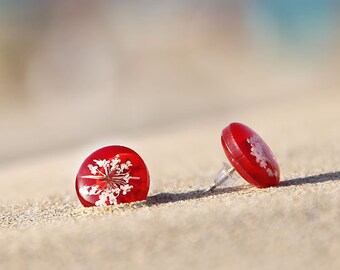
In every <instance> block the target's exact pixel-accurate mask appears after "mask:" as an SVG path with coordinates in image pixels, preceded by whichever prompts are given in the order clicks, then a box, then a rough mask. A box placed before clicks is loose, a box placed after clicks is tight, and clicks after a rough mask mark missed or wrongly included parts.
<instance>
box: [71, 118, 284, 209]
mask: <svg viewBox="0 0 340 270" xmlns="http://www.w3.org/2000/svg"><path fill="white" fill-rule="evenodd" d="M221 142H222V146H223V149H224V152H225V154H226V156H227V158H228V159H229V161H230V163H231V165H232V167H231V168H230V169H228V166H227V164H224V166H223V168H222V170H221V171H220V172H219V173H218V174H217V176H216V178H215V180H214V182H213V183H212V185H211V186H210V187H209V188H208V189H207V190H206V192H211V191H213V190H214V189H215V188H217V187H218V186H221V185H222V184H226V183H228V181H230V180H231V179H232V178H231V175H232V174H233V173H234V172H235V171H237V172H238V173H239V174H240V175H241V176H242V177H243V178H244V179H245V180H246V181H247V182H249V183H250V184H252V185H254V186H256V187H258V188H266V187H270V186H276V185H278V184H279V181H280V168H279V165H278V164H277V161H276V159H275V157H274V155H273V153H272V151H271V150H270V148H269V147H268V145H267V144H266V143H265V142H264V141H263V140H262V139H261V137H260V136H259V135H258V134H257V133H256V132H254V131H253V130H252V129H250V128H249V127H247V126H245V125H243V124H240V123H232V124H230V125H228V126H227V127H226V128H225V129H223V131H222V135H221ZM149 186H150V176H149V172H148V169H147V167H146V165H145V163H144V161H143V159H142V158H141V157H140V156H139V155H138V154H137V153H136V152H135V151H133V150H132V149H130V148H127V147H125V146H118V145H113V146H107V147H104V148H101V149H99V150H97V151H95V152H94V153H92V154H91V155H90V156H89V157H88V158H86V159H85V161H84V162H83V164H82V165H81V167H80V169H79V172H78V174H77V177H76V192H77V195H78V198H79V200H80V202H81V203H82V204H83V205H84V206H85V207H90V206H101V205H115V204H121V203H131V202H136V201H143V200H145V199H146V197H147V194H148V191H149Z"/></svg>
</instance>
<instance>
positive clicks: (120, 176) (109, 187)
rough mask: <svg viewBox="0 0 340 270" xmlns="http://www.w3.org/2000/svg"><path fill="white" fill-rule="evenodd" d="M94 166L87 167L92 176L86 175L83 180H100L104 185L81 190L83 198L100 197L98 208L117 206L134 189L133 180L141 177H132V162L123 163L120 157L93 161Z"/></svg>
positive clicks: (97, 202)
mask: <svg viewBox="0 0 340 270" xmlns="http://www.w3.org/2000/svg"><path fill="white" fill-rule="evenodd" d="M93 162H94V164H89V165H88V166H87V167H88V169H89V171H90V173H91V174H90V175H85V176H83V177H82V178H84V179H92V180H100V181H103V182H104V185H102V186H99V185H98V184H95V185H85V186H82V187H81V188H80V189H79V193H80V194H81V195H82V196H98V195H99V197H98V198H99V200H97V201H96V202H95V205H96V206H101V205H108V204H109V205H112V204H117V198H118V197H119V196H120V194H122V195H126V194H127V193H128V192H130V191H131V190H132V189H133V186H132V185H130V184H129V181H130V180H131V179H136V180H138V179H139V177H134V176H131V175H130V168H131V167H133V165H132V163H131V161H129V160H127V161H126V162H125V163H122V162H121V159H120V156H119V155H116V156H115V158H114V159H112V160H106V159H102V160H96V159H95V160H93Z"/></svg>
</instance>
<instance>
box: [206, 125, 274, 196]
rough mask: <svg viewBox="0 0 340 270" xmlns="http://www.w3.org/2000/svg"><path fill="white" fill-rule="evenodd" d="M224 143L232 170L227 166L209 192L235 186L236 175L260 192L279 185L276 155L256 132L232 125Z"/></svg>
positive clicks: (225, 135)
mask: <svg viewBox="0 0 340 270" xmlns="http://www.w3.org/2000/svg"><path fill="white" fill-rule="evenodd" d="M221 142H222V146H223V150H224V152H225V154H226V156H227V158H228V159H229V161H230V163H231V164H232V168H230V169H228V166H227V164H224V166H223V168H222V169H221V171H220V172H219V173H218V175H217V176H216V178H215V180H214V182H213V183H212V185H211V186H210V188H209V189H207V190H206V191H207V192H208V191H212V190H214V189H215V188H217V187H218V186H220V185H222V184H226V183H228V182H231V181H232V174H233V173H234V172H235V171H237V172H238V173H239V174H240V175H241V176H242V177H243V178H244V179H245V180H246V181H247V182H249V183H250V184H252V185H254V186H255V187H258V188H266V187H270V186H276V185H278V184H279V181H280V168H279V165H278V164H277V161H276V159H275V157H274V154H273V152H272V151H271V150H270V148H269V147H268V145H267V144H266V143H265V142H264V141H263V140H262V138H261V137H260V136H259V135H258V134H256V132H254V131H253V130H252V129H250V128H249V127H247V126H245V125H243V124H240V123H231V124H230V125H229V126H227V127H226V128H225V129H223V131H222V135H221Z"/></svg>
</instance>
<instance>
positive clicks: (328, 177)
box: [146, 171, 340, 206]
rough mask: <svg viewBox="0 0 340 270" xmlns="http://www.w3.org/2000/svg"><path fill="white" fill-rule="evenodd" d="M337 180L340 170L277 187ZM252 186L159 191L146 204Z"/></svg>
mask: <svg viewBox="0 0 340 270" xmlns="http://www.w3.org/2000/svg"><path fill="white" fill-rule="evenodd" d="M336 180H340V171H339V172H333V173H324V174H319V175H313V176H308V177H302V178H295V179H291V180H286V181H282V182H281V183H280V185H279V186H277V188H281V187H289V186H300V185H305V184H315V183H323V182H327V181H336ZM251 188H252V187H251V186H250V185H242V186H238V187H226V188H219V189H216V190H215V191H213V192H205V191H204V190H193V191H189V192H183V193H171V192H169V193H159V194H156V195H154V196H150V197H148V199H147V201H146V205H148V206H152V205H157V204H167V203H172V202H179V201H188V200H193V199H199V198H205V197H210V196H216V195H220V194H225V193H234V192H239V191H241V190H248V189H251Z"/></svg>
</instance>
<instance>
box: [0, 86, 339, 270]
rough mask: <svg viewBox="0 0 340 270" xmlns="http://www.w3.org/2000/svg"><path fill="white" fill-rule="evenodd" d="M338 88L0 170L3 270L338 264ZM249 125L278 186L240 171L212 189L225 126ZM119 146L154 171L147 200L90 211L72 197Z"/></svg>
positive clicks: (216, 114)
mask: <svg viewBox="0 0 340 270" xmlns="http://www.w3.org/2000/svg"><path fill="white" fill-rule="evenodd" d="M339 100H340V93H338V92H337V91H326V90H325V91H323V92H321V91H320V92H311V93H309V94H308V95H305V94H300V95H296V96H294V97H291V98H286V99H272V100H270V101H268V102H264V103H263V106H246V107H242V108H237V109H235V110H233V111H232V112H231V111H230V110H227V109H225V110H223V109H222V110H221V109H219V110H218V111H215V112H212V113H211V114H209V115H206V116H203V117H199V118H194V117H193V118H192V119H191V120H190V121H187V122H185V123H183V122H181V123H180V124H177V125H176V124H173V125H171V126H167V127H164V126H163V127H162V128H160V129H154V130H153V129H150V130H148V131H145V133H144V135H142V136H138V137H137V136H136V137H133V136H128V137H127V138H124V139H121V138H120V139H117V138H115V137H114V135H112V137H107V138H101V139H99V140H98V141H95V142H92V143H89V144H87V145H84V146H83V147H80V148H78V147H77V148H74V149H69V150H67V151H65V150H62V151H59V152H58V153H55V152H53V153H51V154H45V155H43V156H36V157H35V158H31V159H25V160H19V161H18V162H11V163H8V164H6V163H5V164H3V165H2V166H1V168H0V179H1V185H2V188H1V190H2V196H1V197H0V217H1V223H0V227H1V229H0V269H35V270H39V269H50V270H52V269H339V267H340V259H339V254H340V228H339V224H340V207H339V206H340V196H339V192H340V182H339V179H340V155H339V153H340V144H339V138H340V126H339V124H340V106H339ZM232 121H241V122H244V123H246V124H248V125H249V126H251V127H252V128H253V129H255V130H256V131H257V132H258V133H259V134H260V135H261V136H262V137H263V138H264V139H265V140H266V141H267V142H268V144H269V145H270V146H271V148H272V150H273V152H274V153H275V154H276V156H277V159H278V161H279V164H280V166H281V170H282V183H281V185H280V186H278V187H273V188H268V189H257V188H254V187H252V186H250V185H249V184H247V182H245V181H244V180H243V179H241V178H240V177H239V176H237V177H236V179H235V182H234V183H233V184H232V185H231V186H229V187H223V188H221V189H218V190H216V191H215V192H214V193H211V194H204V193H202V190H203V189H205V188H206V187H208V186H209V185H210V183H211V181H212V179H213V177H214V175H215V173H216V172H217V171H218V170H219V169H220V167H221V165H222V162H223V161H226V157H225V156H224V154H223V151H222V148H221V146H220V141H219V135H220V131H221V129H222V128H223V127H224V126H225V125H227V124H228V123H230V122H232ZM113 143H123V144H125V145H127V146H130V147H131V148H133V149H135V150H136V151H137V152H138V153H140V155H141V156H143V158H144V160H145V162H146V164H147V165H148V167H149V170H150V174H151V188H150V192H149V197H148V199H147V201H146V202H139V203H135V204H130V205H120V206H116V207H101V208H84V207H82V206H81V205H80V203H79V202H78V200H77V198H76V194H75V192H74V177H75V174H76V172H77V170H78V168H79V166H80V164H81V162H82V161H83V159H84V158H85V157H86V156H87V155H88V154H90V153H91V152H92V151H94V150H95V149H96V148H97V147H100V146H104V145H107V144H113Z"/></svg>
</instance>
